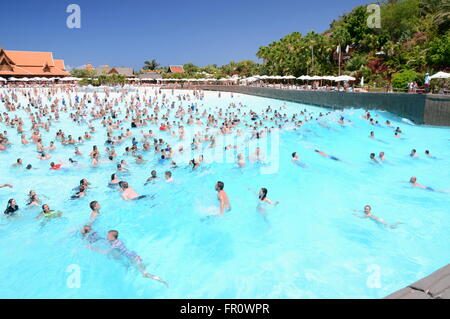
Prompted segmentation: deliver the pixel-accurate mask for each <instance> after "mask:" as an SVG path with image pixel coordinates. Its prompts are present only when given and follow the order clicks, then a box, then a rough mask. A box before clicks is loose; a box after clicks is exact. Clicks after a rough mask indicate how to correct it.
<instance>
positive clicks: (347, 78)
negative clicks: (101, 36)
mask: <svg viewBox="0 0 450 319" xmlns="http://www.w3.org/2000/svg"><path fill="white" fill-rule="evenodd" d="M430 78H431V79H448V78H450V73H445V72H438V73H436V74H434V75H432V76H431V77H430ZM295 79H298V80H304V81H309V80H313V81H317V80H327V81H334V82H341V81H355V80H356V79H355V78H354V77H352V76H348V75H341V76H319V75H313V76H309V75H302V76H300V77H295V76H293V75H285V76H281V75H255V76H251V77H248V78H243V79H241V78H240V77H239V76H236V75H235V76H233V77H231V78H221V79H210V78H206V79H151V78H148V79H146V78H143V79H140V78H130V79H128V80H129V81H154V80H157V81H161V82H172V81H184V82H233V81H242V82H255V81H260V80H295ZM56 80H59V81H79V80H81V79H80V78H76V77H62V78H45V77H34V78H27V77H24V78H15V77H11V78H9V79H8V80H6V79H4V78H2V77H0V81H3V82H6V81H23V82H28V81H30V82H32V81H33V82H34V81H42V82H43V81H46V82H52V81H56Z"/></svg>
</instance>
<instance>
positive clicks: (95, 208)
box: [89, 200, 101, 225]
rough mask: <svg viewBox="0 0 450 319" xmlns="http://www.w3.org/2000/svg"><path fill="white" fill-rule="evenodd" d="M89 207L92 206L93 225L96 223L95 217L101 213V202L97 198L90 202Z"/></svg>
mask: <svg viewBox="0 0 450 319" xmlns="http://www.w3.org/2000/svg"><path fill="white" fill-rule="evenodd" d="M89 207H90V208H91V216H90V217H89V219H90V221H91V225H92V224H93V223H94V221H95V219H96V218H97V217H98V215H100V208H101V206H100V204H99V202H97V201H96V200H94V201H92V202H90V203H89Z"/></svg>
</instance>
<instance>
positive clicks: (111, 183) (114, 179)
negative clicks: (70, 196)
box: [108, 174, 120, 187]
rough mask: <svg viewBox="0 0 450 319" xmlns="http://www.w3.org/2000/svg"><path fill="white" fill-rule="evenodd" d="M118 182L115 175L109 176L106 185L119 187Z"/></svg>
mask: <svg viewBox="0 0 450 319" xmlns="http://www.w3.org/2000/svg"><path fill="white" fill-rule="evenodd" d="M119 183H120V180H119V179H118V178H117V175H116V174H111V181H110V182H109V183H108V186H109V187H116V186H119Z"/></svg>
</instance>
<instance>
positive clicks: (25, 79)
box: [0, 77, 81, 82]
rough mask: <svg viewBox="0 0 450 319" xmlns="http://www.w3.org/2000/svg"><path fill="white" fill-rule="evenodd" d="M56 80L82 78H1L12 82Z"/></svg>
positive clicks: (0, 79)
mask: <svg viewBox="0 0 450 319" xmlns="http://www.w3.org/2000/svg"><path fill="white" fill-rule="evenodd" d="M56 80H59V81H79V80H81V79H80V78H75V77H63V78H45V77H34V78H27V77H23V78H15V77H10V78H9V79H8V80H6V79H4V78H0V81H10V82H14V81H20V82H36V81H40V82H53V81H56Z"/></svg>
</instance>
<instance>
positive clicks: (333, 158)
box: [314, 150, 342, 162]
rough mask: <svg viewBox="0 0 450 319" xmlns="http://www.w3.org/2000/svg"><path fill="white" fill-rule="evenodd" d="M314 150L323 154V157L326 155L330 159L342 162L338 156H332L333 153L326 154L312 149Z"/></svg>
mask: <svg viewBox="0 0 450 319" xmlns="http://www.w3.org/2000/svg"><path fill="white" fill-rule="evenodd" d="M314 152H316V153H319V154H320V155H322V156H324V157H328V158H329V159H332V160H333V161H338V162H342V160H340V159H339V158H337V157H335V156H333V155H328V154H327V153H325V152H322V151H320V150H314Z"/></svg>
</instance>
